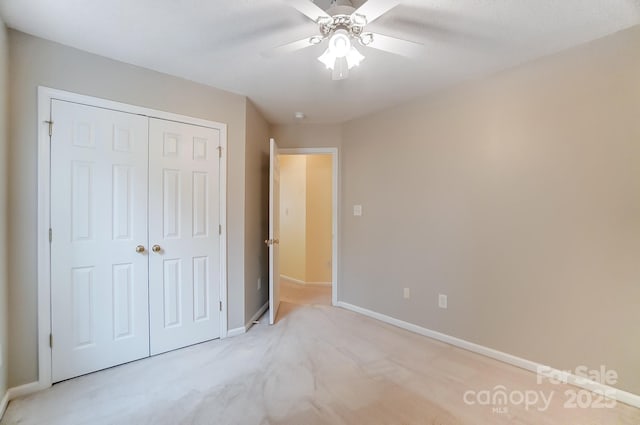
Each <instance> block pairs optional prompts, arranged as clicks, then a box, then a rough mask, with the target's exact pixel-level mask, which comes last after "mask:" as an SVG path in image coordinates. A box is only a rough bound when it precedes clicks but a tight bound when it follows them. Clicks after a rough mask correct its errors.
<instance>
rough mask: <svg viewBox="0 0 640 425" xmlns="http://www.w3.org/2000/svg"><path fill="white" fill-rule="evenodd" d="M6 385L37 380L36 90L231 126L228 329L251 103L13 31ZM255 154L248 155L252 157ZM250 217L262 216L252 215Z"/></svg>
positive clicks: (241, 239) (235, 323) (241, 273)
mask: <svg viewBox="0 0 640 425" xmlns="http://www.w3.org/2000/svg"><path fill="white" fill-rule="evenodd" d="M9 48H10V56H9V65H10V69H9V74H10V81H11V84H10V98H11V108H10V139H9V173H10V175H11V176H12V179H11V181H10V183H9V206H10V208H9V229H10V232H9V233H10V234H9V243H10V246H11V247H12V249H11V251H10V252H9V264H10V268H9V281H10V282H11V285H10V288H9V306H10V307H9V315H10V318H11V320H10V328H9V340H10V341H11V346H10V347H9V363H10V365H11V367H10V371H9V385H10V386H16V385H20V384H25V383H29V382H32V381H35V380H36V379H37V377H38V370H37V341H36V336H37V334H36V331H37V324H36V318H37V313H36V289H37V288H36V245H37V243H36V242H37V241H36V217H37V203H36V193H37V192H36V189H37V184H36V172H37V169H36V165H37V163H36V159H37V151H36V146H37V145H36V101H37V97H36V90H37V86H38V85H44V86H48V87H53V88H57V89H62V90H68V91H72V92H76V93H81V94H86V95H91V96H97V97H101V98H106V99H111V100H115V101H120V102H125V103H130V104H133V105H140V106H144V107H149V108H154V109H159V110H164V111H169V112H174V113H179V114H183V115H188V116H193V117H197V118H203V119H209V120H215V121H220V122H224V123H226V124H227V125H228V158H227V160H228V167H227V168H228V177H227V181H228V191H227V193H228V200H227V227H228V229H227V232H228V241H229V242H228V243H229V245H228V273H229V274H228V278H229V280H228V293H229V328H236V327H240V326H243V325H244V319H245V314H244V285H245V269H244V267H245V265H244V254H245V229H244V225H245V208H244V202H245V155H247V153H246V152H245V131H246V128H245V115H246V113H247V111H246V99H245V98H244V97H242V96H238V95H235V94H231V93H228V92H224V91H221V90H216V89H214V88H211V87H207V86H204V85H200V84H196V83H193V82H190V81H186V80H183V79H180V78H176V77H171V76H168V75H165V74H161V73H158V72H154V71H150V70H147V69H143V68H139V67H136V66H132V65H128V64H124V63H121V62H117V61H114V60H111V59H107V58H104V57H100V56H96V55H93V54H90V53H86V52H82V51H79V50H76V49H72V48H69V47H65V46H62V45H60V44H56V43H52V42H49V41H45V40H42V39H39V38H36V37H32V36H29V35H26V34H23V33H20V32H17V31H13V30H10V31H9ZM252 155H253V154H249V156H252ZM251 214H256V216H257V215H258V214H259V213H258V212H257V211H252V212H251Z"/></svg>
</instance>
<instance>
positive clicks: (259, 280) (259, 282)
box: [258, 277, 262, 291]
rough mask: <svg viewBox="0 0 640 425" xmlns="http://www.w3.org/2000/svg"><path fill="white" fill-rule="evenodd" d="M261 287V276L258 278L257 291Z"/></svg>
mask: <svg viewBox="0 0 640 425" xmlns="http://www.w3.org/2000/svg"><path fill="white" fill-rule="evenodd" d="M260 288H262V278H260V277H259V278H258V291H259V290H260Z"/></svg>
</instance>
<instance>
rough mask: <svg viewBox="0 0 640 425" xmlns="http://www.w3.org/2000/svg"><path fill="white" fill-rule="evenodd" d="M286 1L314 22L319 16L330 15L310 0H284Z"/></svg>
mask: <svg viewBox="0 0 640 425" xmlns="http://www.w3.org/2000/svg"><path fill="white" fill-rule="evenodd" d="M286 2H287V3H289V4H290V5H291V6H292V7H293V8H295V9H297V10H298V12H300V13H302V14H303V15H305V16H307V17H308V18H309V19H311V20H312V21H314V22H317V21H318V19H319V18H329V17H330V16H329V14H328V13H327V12H325V11H324V10H322V9H320V8H319V7H318V6H316V4H315V3H313V2H312V1H311V0H286Z"/></svg>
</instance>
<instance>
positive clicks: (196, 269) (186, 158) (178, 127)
mask: <svg viewBox="0 0 640 425" xmlns="http://www.w3.org/2000/svg"><path fill="white" fill-rule="evenodd" d="M219 146H220V131H219V130H215V129H210V128H205V127H199V126H195V125H188V124H183V123H178V122H173V121H164V120H159V119H153V118H152V119H150V121H149V164H150V165H149V208H150V214H149V244H150V246H151V252H150V254H149V255H150V258H149V264H150V265H149V270H150V272H149V309H150V332H151V344H150V346H151V354H152V355H153V354H158V353H162V352H165V351H169V350H173V349H176V348H180V347H185V346H187V345H191V344H195V343H198V342H202V341H206V340H209V339H213V338H217V337H219V336H220V307H219V305H220V304H219V303H220V279H221V276H220V237H221V236H220V233H221V230H220V228H219V225H220V196H219V193H220V158H219V154H218V152H219V150H218V148H219Z"/></svg>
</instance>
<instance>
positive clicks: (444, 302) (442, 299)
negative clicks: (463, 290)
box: [438, 294, 447, 308]
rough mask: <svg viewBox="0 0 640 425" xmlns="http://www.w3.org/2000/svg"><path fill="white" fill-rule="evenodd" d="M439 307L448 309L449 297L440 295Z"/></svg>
mask: <svg viewBox="0 0 640 425" xmlns="http://www.w3.org/2000/svg"><path fill="white" fill-rule="evenodd" d="M438 307H440V308H447V296H446V295H444V294H439V295H438Z"/></svg>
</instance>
